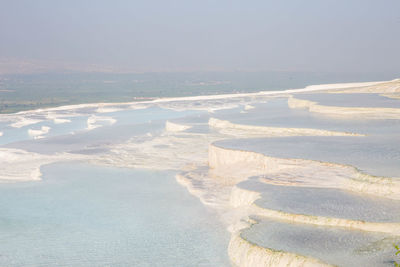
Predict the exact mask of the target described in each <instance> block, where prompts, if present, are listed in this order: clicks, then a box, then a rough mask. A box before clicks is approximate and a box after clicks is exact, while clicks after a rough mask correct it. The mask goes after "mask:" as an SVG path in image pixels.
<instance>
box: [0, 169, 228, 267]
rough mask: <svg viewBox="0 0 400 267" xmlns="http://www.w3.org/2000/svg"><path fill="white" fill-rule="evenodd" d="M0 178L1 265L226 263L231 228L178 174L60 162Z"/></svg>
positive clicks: (176, 264)
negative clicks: (26, 176) (38, 175)
mask: <svg viewBox="0 0 400 267" xmlns="http://www.w3.org/2000/svg"><path fill="white" fill-rule="evenodd" d="M42 171H43V173H44V179H43V181H41V182H24V183H16V184H0V266H227V265H229V260H228V256H227V252H226V248H227V245H228V241H229V234H228V233H227V232H226V231H225V229H224V227H222V225H221V224H220V222H219V221H218V220H217V216H216V214H214V213H213V212H212V211H210V210H209V209H207V208H206V207H205V206H203V205H202V204H201V203H200V201H199V200H198V199H196V198H195V197H193V196H191V195H190V194H189V193H188V192H187V191H186V189H185V188H183V187H181V186H179V185H178V184H177V183H176V182H175V179H174V173H172V172H156V171H148V170H131V169H116V168H104V167H96V166H90V165H84V164H78V163H68V164H67V163H63V164H61V163H59V164H53V165H47V166H45V167H43V168H42Z"/></svg>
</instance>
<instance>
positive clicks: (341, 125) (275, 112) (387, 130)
mask: <svg viewBox="0 0 400 267" xmlns="http://www.w3.org/2000/svg"><path fill="white" fill-rule="evenodd" d="M325 95H326V97H327V98H328V99H329V97H330V96H331V95H333V96H335V95H334V94H325ZM347 100H348V99H347ZM352 100H357V99H355V98H352ZM397 101H398V100H397ZM398 102H399V103H400V101H398ZM254 107H255V108H254V109H250V110H247V111H246V112H245V113H240V112H238V111H237V110H224V111H218V112H216V113H215V114H212V116H213V117H216V118H219V119H222V120H229V121H231V122H233V123H238V124H247V125H259V126H269V127H289V128H314V129H324V130H331V131H345V132H353V133H361V134H368V135H393V134H395V135H398V133H399V132H400V120H368V118H364V119H360V118H356V119H354V118H343V117H326V116H323V115H321V114H318V113H312V112H308V111H307V110H303V109H291V108H289V107H288V104H287V98H276V99H271V100H268V102H267V103H257V104H255V105H254Z"/></svg>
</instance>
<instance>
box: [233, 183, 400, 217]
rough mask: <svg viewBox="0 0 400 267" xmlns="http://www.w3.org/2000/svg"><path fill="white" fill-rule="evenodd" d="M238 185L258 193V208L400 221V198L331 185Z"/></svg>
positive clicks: (315, 214)
mask: <svg viewBox="0 0 400 267" xmlns="http://www.w3.org/2000/svg"><path fill="white" fill-rule="evenodd" d="M239 187H241V188H244V189H248V190H251V191H256V192H260V193H261V198H260V199H258V200H256V202H255V203H256V204H257V205H258V206H260V207H263V208H267V209H273V210H279V211H283V212H288V213H292V214H307V215H312V216H324V217H334V218H343V219H350V220H361V221H369V222H398V221H400V201H398V200H393V199H387V198H381V197H376V196H369V195H365V194H358V193H354V192H347V191H344V190H339V189H332V188H307V187H296V186H278V185H271V184H266V183H262V182H259V181H257V180H256V179H255V178H253V179H250V180H247V181H244V182H242V183H240V184H239Z"/></svg>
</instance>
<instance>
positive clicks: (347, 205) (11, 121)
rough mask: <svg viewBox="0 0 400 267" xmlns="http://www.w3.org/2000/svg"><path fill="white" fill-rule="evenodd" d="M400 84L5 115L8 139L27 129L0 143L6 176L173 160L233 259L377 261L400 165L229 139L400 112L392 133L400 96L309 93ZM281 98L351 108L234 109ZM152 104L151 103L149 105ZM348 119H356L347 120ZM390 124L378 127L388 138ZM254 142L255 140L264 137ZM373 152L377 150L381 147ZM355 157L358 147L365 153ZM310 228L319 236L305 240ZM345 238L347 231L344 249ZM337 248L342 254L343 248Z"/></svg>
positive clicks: (348, 134)
mask: <svg viewBox="0 0 400 267" xmlns="http://www.w3.org/2000/svg"><path fill="white" fill-rule="evenodd" d="M399 84H400V80H394V81H389V82H371V83H352V84H335V85H318V86H310V87H306V88H303V89H299V90H294V89H293V90H286V91H281V92H278V91H272V92H259V93H250V94H229V95H215V96H197V97H185V98H166V99H156V100H153V101H146V102H140V103H114V104H104V103H98V104H87V105H74V106H65V107H58V108H51V109H40V110H34V111H24V112H19V113H16V114H7V115H0V122H2V123H4V125H5V126H4V127H3V128H4V129H3V128H0V133H3V136H2V135H1V134H0V138H4V140H7V139H5V138H10V135H11V134H15V133H16V132H15V131H20V132H17V133H18V134H20V135H18V138H19V139H17V140H14V139H12V138H10V140H12V141H10V142H8V143H7V142H4V143H3V144H5V145H3V146H1V147H0V159H1V161H0V169H1V173H0V181H3V182H12V181H13V182H17V181H18V182H20V181H29V180H40V178H41V171H40V167H41V166H43V165H46V164H50V163H54V162H61V161H83V162H89V163H92V164H97V165H105V166H113V167H122V168H145V169H152V170H174V171H176V172H178V175H176V180H177V182H178V183H179V184H181V185H182V186H184V187H186V188H187V190H188V191H189V192H190V193H191V194H193V195H194V196H196V197H197V198H199V199H200V201H201V202H202V203H203V204H205V205H207V206H208V207H211V208H213V209H215V210H216V211H218V214H219V216H220V219H221V221H222V222H223V223H224V224H225V225H226V227H227V229H228V230H229V231H230V232H231V240H230V243H229V246H228V247H227V248H226V249H227V251H228V254H229V257H230V259H231V261H232V264H233V265H235V266H336V265H339V266H342V265H343V266H363V265H359V264H365V263H368V262H369V260H371V262H372V263H373V264H374V266H385V257H388V255H390V253H391V252H390V251H389V249H390V248H391V247H390V248H388V247H386V246H385V247H384V248H383V247H382V244H383V243H384V244H387V243H389V242H392V243H393V242H397V240H398V239H399V238H400V237H399V236H400V209H399V208H397V206H400V205H397V204H398V202H397V201H400V179H399V177H400V173H399V174H398V175H394V176H388V175H376V174H375V173H374V175H372V174H371V173H369V172H368V171H365V170H360V169H358V168H357V166H353V165H351V164H350V163H346V162H341V163H338V162H330V161H323V160H322V159H319V158H317V159H306V158H296V157H295V156H292V157H291V149H290V147H288V148H287V147H285V152H286V154H285V155H286V156H282V157H279V156H273V155H270V154H269V153H268V150H266V151H265V152H263V153H261V152H260V151H255V149H253V150H251V149H246V148H245V146H243V148H235V147H230V146H229V145H227V143H224V142H226V141H227V140H228V139H230V140H231V142H238V143H246V142H250V141H249V140H250V138H260V139H259V140H260V141H259V142H262V140H263V138H264V140H266V139H268V140H270V141H271V142H273V140H275V139H279V138H281V137H282V138H294V137H296V138H300V137H301V138H314V137H315V140H314V141H315V142H320V141H319V140H317V139H318V138H327V139H326V142H328V143H329V140H330V139H329V138H331V139H332V138H353V139H354V138H369V137H370V135H371V133H374V131H368V128H374V127H375V126H376V124H374V123H376V122H377V121H383V122H387V121H386V120H387V119H391V120H392V121H391V122H390V123H387V124H385V125H386V126H385V127H386V128H385V131H388V135H391V138H394V137H393V136H395V133H392V132H390V131H391V130H393V129H397V128H395V126H396V125H395V124H396V123H397V120H398V119H400V106H399V108H396V107H384V106H383V107H376V106H371V107H370V106H363V107H355V106H338V105H336V106H335V105H327V104H326V103H325V102H324V103H323V104H321V103H319V102H316V101H311V100H307V99H303V98H306V96H305V95H303V96H301V95H300V94H299V93H308V94H310V92H320V94H321V92H322V91H323V95H322V97H323V98H326V99H327V101H328V102H327V103H329V96H330V95H332V96H333V95H336V97H340V95H339V93H340V94H349V93H353V94H354V93H357V94H364V95H365V97H367V96H366V94H365V93H375V94H396V93H397V92H398V91H399V88H400V87H399ZM333 93H334V94H333ZM289 94H292V96H289ZM274 97H280V98H282V99H284V100H285V103H286V101H288V104H289V107H290V108H293V110H291V112H293V114H294V113H296V112H297V111H298V110H297V109H298V108H301V109H303V110H301V112H303V113H302V114H304V113H307V114H308V112H310V114H311V113H314V114H312V115H313V116H317V117H318V119H321V118H322V119H326V120H327V123H326V124H327V125H328V124H329V117H326V116H322V115H324V114H328V115H330V116H339V117H342V118H341V119H343V121H340V120H337V121H335V124H334V125H333V126H332V127H329V125H328V126H326V127H325V128H322V127H321V128H319V127H317V126H318V125H319V124H318V123H314V121H313V122H311V123H309V121H307V120H308V119H310V120H311V116H310V117H307V116H304V117H302V118H303V120H304V125H301V124H302V122H301V121H300V122H296V123H297V124H296V125H295V126H293V127H292V126H287V127H285V125H284V126H276V125H272V124H271V121H273V120H271V121H263V116H262V115H260V116H257V117H256V118H255V120H259V121H258V122H259V123H258V122H257V121H254V124H252V122H249V123H239V122H237V121H235V122H233V121H230V120H229V118H235V117H236V116H238V114H242V116H243V117H242V118H246V117H245V116H246V114H250V115H248V116H251V114H252V112H253V113H254V112H257V111H258V105H259V104H260V103H264V102H266V103H264V104H265V105H266V106H268V104H269V103H268V101H269V100H271V99H273V98H274ZM349 97H350V98H349V99H350V100H351V96H350V95H349ZM372 101H373V97H372ZM391 101H399V100H396V99H395V98H391ZM399 102H400V101H399ZM391 103H392V105H393V103H394V105H396V102H391ZM152 108H154V109H152ZM286 108H287V107H286ZM148 109H149V110H151V112H148V113H140V112H145V111H146V110H148ZM287 109H289V108H287ZM188 110H190V112H192V113H190V114H192V115H193V114H194V115H198V116H199V117H196V116H193V117H190V116H189V115H188V114H189V113H185V112H188ZM289 110H290V109H289ZM124 112H126V113H124ZM135 112H137V113H135ZM157 112H158V113H157ZM207 112H208V113H207ZM240 112H242V113H240ZM298 112H300V111H298ZM156 113H157V114H158V115H159V117H157V116H158V115H155V114H156ZM137 114H140V115H137ZM143 114H144V115H143ZM136 115H137V116H136ZM135 116H136V117H135ZM139 116H142V117H145V116H147V117H146V119H143V118H142V120H141V121H140V123H139V122H136V121H135V119H134V118H136V119H137V118H138V117H139ZM201 116H202V117H201ZM287 116H290V115H287ZM182 118H186V120H183V119H182ZM221 118H223V119H221ZM227 118H228V119H227ZM348 118H351V119H356V120H357V119H359V118H362V119H363V121H362V123H363V128H362V129H364V130H365V129H367V130H366V131H365V132H357V131H356V130H354V129H356V128H350V129H351V130H347V128H346V127H347V124H351V121H350V122H349V121H347V119H348ZM295 120H296V119H295ZM371 121H373V122H371ZM341 122H343V124H346V123H347V124H346V125H345V126H343V127H337V126H338V125H340V123H341ZM392 122H393V125H394V126H393V128H391V124H392ZM307 123H308V124H307ZM313 123H314V124H313ZM369 123H371V124H369ZM270 124H271V125H270ZM288 124H289V123H288ZM310 125H311V126H310ZM314 126H315V127H314ZM396 127H397V126H396ZM57 131H58V132H57ZM129 131H132V132H129ZM385 131H382V132H379V136H378V137H379V138H386V135H385V134H386V132H385ZM71 132H72V133H71ZM53 133H54V136H51V135H52V134H53ZM56 133H57V134H56ZM307 136H309V137H307ZM310 136H311V137H310ZM317 136H318V137H317ZM239 138H240V139H239ZM273 138H275V139H273ZM246 140H247V141H246ZM324 140H325V139H324ZM332 140H333V139H332ZM365 140H367V141H368V140H369V139H365ZM387 140H389V141H390V140H396V139H390V138H389V139H387ZM389 141H388V142H389ZM294 142H295V141H294ZM254 144H255V146H257V141H256V142H255V143H254ZM276 144H278V145H279V143H276ZM393 146H398V143H393ZM50 147H51V149H49V150H48V151H46V148H50ZM378 148H379V147H378ZM40 149H42V150H43V151H40ZM306 149H313V148H312V147H310V148H306ZM293 151H294V150H293ZM367 152H368V151H367ZM293 153H294V152H293ZM324 153H325V152H324ZM326 153H330V152H329V151H328V152H326ZM368 153H374V151H373V149H371V151H369V152H368ZM392 153H393V155H394V154H395V153H397V150H396V149H393V151H392ZM378 155H380V154H379V153H378ZM347 156H348V157H346V159H347V158H350V157H352V156H354V157H356V156H357V153H353V154H350V155H347ZM384 156H388V155H386V154H385V155H384ZM389 156H390V154H389ZM384 159H385V158H383V160H384ZM372 169H373V166H372ZM394 170H396V169H394ZM377 171H378V172H379V168H377ZM39 182H40V181H39ZM285 194H286V195H285ZM302 196H305V197H302ZM360 203H361V204H360ZM361 205H365V206H361ZM254 216H256V217H257V218H258V219H257V220H256V221H254V220H253V219H252V218H253V217H254ZM308 236H309V237H310V238H314V239H315V240H314V241H315V242H314V243H313V242H312V241H307V240H308V239H307V237H308ZM318 237H320V239H318ZM341 239H343V240H345V244H344V245H343V247H342V248H341V247H340V242H339V241H338V240H341ZM312 240H313V239H312ZM382 240H383V241H382ZM292 241H293V242H294V243H291V242H292ZM295 241H296V242H299V243H295ZM301 244H304V246H302V245H301ZM325 245H326V247H325ZM360 246H365V247H368V248H370V250H368V251H369V252H368V253H369V254H368V253H367V254H363V255H360V254H357V253H355V252H354V251H358V250H357V249H358V248H359V247H360ZM335 249H337V250H338V251H340V253H339V254H335ZM371 251H372V252H371ZM388 253H389V254H388ZM353 258H354V260H352V259H353ZM346 261H348V264H346ZM387 262H389V263H390V259H388V260H387V261H386V263H387ZM352 264H353V265H352ZM354 264H355V265H354ZM357 264H358V265H357ZM388 266H390V264H389V265H388Z"/></svg>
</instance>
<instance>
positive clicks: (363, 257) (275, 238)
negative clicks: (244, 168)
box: [242, 218, 400, 267]
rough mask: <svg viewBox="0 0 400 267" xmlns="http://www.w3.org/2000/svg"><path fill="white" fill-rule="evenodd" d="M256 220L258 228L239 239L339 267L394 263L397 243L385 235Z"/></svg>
mask: <svg viewBox="0 0 400 267" xmlns="http://www.w3.org/2000/svg"><path fill="white" fill-rule="evenodd" d="M259 219H260V220H261V221H260V223H259V224H256V225H253V226H252V227H251V228H250V229H247V230H245V231H244V232H243V233H242V237H244V238H245V239H248V240H250V241H251V242H253V243H255V244H257V245H259V246H264V247H267V248H272V249H274V250H278V251H280V250H283V251H287V252H291V253H296V254H301V255H304V256H308V257H313V258H317V259H320V260H322V261H324V262H326V263H329V264H333V265H335V266H342V267H354V266H373V267H378V266H379V267H380V266H388V267H389V266H393V265H394V264H393V261H394V260H395V259H396V256H395V249H394V248H393V243H398V242H399V241H400V239H399V238H398V237H397V238H394V237H391V236H390V235H388V234H379V233H373V232H364V231H356V230H347V229H342V228H339V227H337V228H335V227H319V226H315V225H306V224H296V223H293V224H291V223H287V222H283V221H273V220H268V219H261V218H259Z"/></svg>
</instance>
